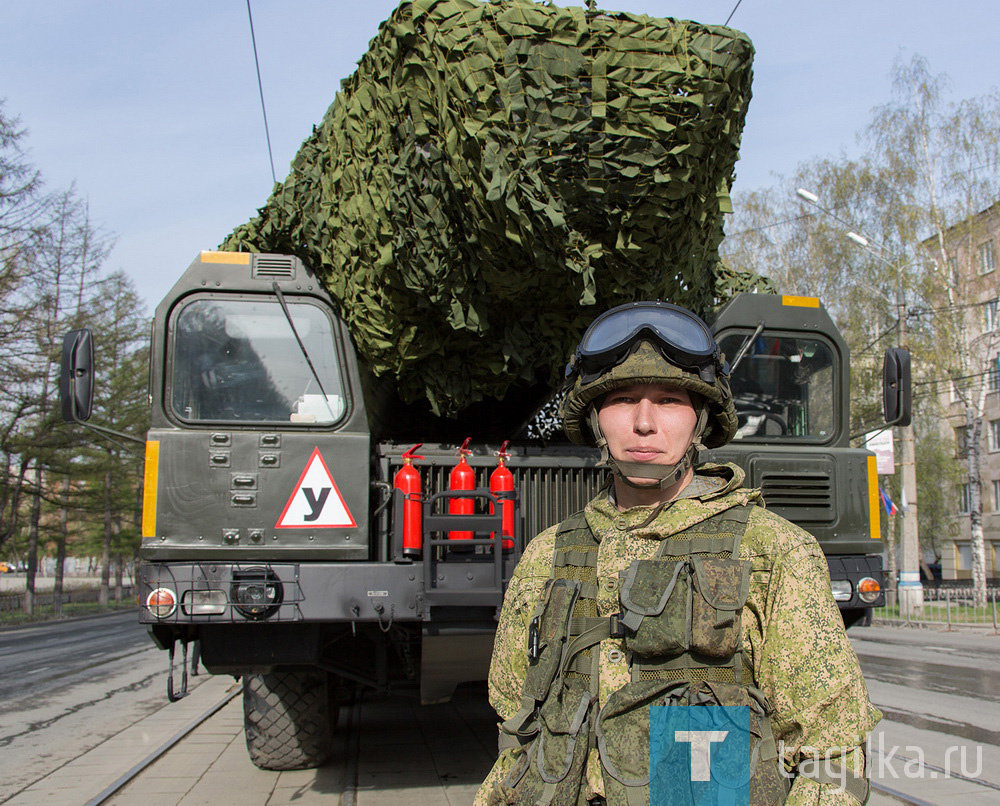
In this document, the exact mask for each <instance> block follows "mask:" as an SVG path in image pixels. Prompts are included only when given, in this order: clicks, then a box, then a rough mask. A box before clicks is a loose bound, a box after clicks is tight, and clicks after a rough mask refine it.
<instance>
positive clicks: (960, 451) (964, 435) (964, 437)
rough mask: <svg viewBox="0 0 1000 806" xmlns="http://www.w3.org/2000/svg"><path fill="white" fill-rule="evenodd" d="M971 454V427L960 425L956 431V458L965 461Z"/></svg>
mask: <svg viewBox="0 0 1000 806" xmlns="http://www.w3.org/2000/svg"><path fill="white" fill-rule="evenodd" d="M968 453H969V427H968V426H965V425H960V426H958V427H957V428H956V429H955V456H957V457H958V458H959V459H964V458H965V456H966V455H967V454H968Z"/></svg>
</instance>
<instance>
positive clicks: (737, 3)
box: [722, 0, 743, 25]
mask: <svg viewBox="0 0 1000 806" xmlns="http://www.w3.org/2000/svg"><path fill="white" fill-rule="evenodd" d="M742 2H743V0H736V5H735V6H733V10H732V11H730V12H729V16H728V17H726V21H725V22H724V23H722V24H723V25H729V21H730V20H731V19H732V18H733V14H735V13H736V9H738V8H739V7H740V3H742Z"/></svg>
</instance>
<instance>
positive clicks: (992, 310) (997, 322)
mask: <svg viewBox="0 0 1000 806" xmlns="http://www.w3.org/2000/svg"><path fill="white" fill-rule="evenodd" d="M998 303H1000V300H996V299H991V300H990V301H989V302H987V303H986V304H985V305H984V306H983V313H984V314H985V317H984V318H985V322H984V324H985V328H984V330H985V331H986V332H987V333H989V332H990V331H993V330H996V329H997V327H1000V317H998V316H997V305H998Z"/></svg>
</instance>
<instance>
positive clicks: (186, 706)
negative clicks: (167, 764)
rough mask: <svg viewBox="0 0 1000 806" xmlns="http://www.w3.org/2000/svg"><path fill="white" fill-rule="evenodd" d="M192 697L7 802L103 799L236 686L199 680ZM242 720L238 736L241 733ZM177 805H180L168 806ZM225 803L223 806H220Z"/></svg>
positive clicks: (62, 805) (60, 803)
mask: <svg viewBox="0 0 1000 806" xmlns="http://www.w3.org/2000/svg"><path fill="white" fill-rule="evenodd" d="M190 684H191V693H190V694H189V695H188V696H187V697H185V698H184V699H182V700H180V701H179V702H176V703H172V704H170V705H169V706H166V707H164V708H161V709H160V710H158V711H157V712H156V713H154V714H152V715H150V716H148V717H146V718H145V719H143V720H140V721H139V722H136V723H135V724H133V725H131V726H130V727H128V728H126V729H125V730H123V731H122V732H121V733H118V734H116V735H115V736H113V737H111V738H110V739H108V740H107V741H105V742H102V743H101V744H99V745H97V746H96V747H94V748H93V749H92V750H90V751H89V752H87V753H84V754H83V755H82V756H80V757H79V758H77V759H75V760H73V761H71V762H70V763H69V764H67V765H65V766H64V767H62V768H60V769H59V770H57V771H56V772H54V773H52V774H51V775H48V776H46V777H45V778H44V779H42V780H41V781H39V782H38V783H36V784H33V785H32V786H30V787H28V788H27V789H25V790H23V791H22V792H20V793H19V794H17V795H15V796H14V797H13V798H11V799H10V800H8V801H7V804H8V805H9V806H35V804H38V803H43V802H44V803H45V804H47V806H80V804H82V803H87V802H88V801H89V800H91V799H92V798H94V797H95V796H97V795H98V794H100V793H101V792H102V791H103V790H104V789H106V788H107V787H108V786H110V785H111V784H112V783H113V782H114V781H116V780H117V779H118V778H119V777H120V776H121V775H122V773H123V772H124V771H125V770H128V769H131V768H132V767H133V766H135V765H136V764H138V763H139V762H140V761H142V760H143V759H144V758H145V757H146V756H147V755H149V753H151V752H152V751H153V750H155V749H156V748H158V747H159V746H160V745H162V744H163V743H164V742H166V741H167V740H168V739H170V738H171V737H173V736H174V735H175V734H177V733H178V731H180V730H181V729H182V728H184V727H186V726H187V725H189V724H191V722H192V721H194V719H196V718H197V717H199V716H200V715H201V714H203V713H204V712H205V711H207V710H208V709H209V708H210V707H211V706H212V705H214V704H215V703H217V702H219V701H220V700H221V699H222V698H223V697H224V696H225V694H226V692H227V691H229V690H230V689H231V688H232V686H233V685H234V683H233V680H232V678H230V677H212V676H208V675H205V676H199V677H196V678H192V679H191V681H190ZM242 724H243V723H242V716H241V721H240V725H239V730H240V731H242ZM169 802H170V803H175V802H176V801H175V800H172V801H169ZM220 802H223V801H220Z"/></svg>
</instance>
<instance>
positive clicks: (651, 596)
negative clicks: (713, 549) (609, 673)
mask: <svg viewBox="0 0 1000 806" xmlns="http://www.w3.org/2000/svg"><path fill="white" fill-rule="evenodd" d="M690 584H691V583H690V574H689V571H688V563H687V561H686V560H635V561H634V562H633V563H632V565H631V566H630V567H629V569H628V571H627V572H626V573H625V578H624V579H623V581H622V583H621V590H620V592H619V599H620V601H621V605H622V622H623V623H624V624H625V626H626V627H627V628H628V630H629V633H630V635H629V636H627V637H626V638H625V646H626V648H627V649H629V650H630V651H632V652H634V653H636V654H638V655H642V656H644V657H647V658H648V657H659V656H662V655H677V654H680V653H681V652H686V651H687V649H688V646H689V642H690V634H689V631H688V623H689V620H690V619H689V615H690V613H689V607H690V598H691V597H690V593H689V591H690Z"/></svg>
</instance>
